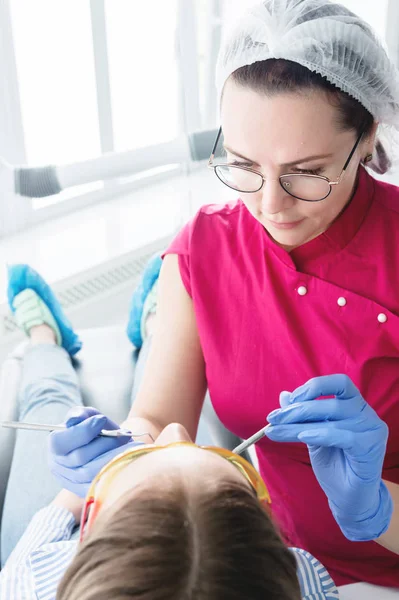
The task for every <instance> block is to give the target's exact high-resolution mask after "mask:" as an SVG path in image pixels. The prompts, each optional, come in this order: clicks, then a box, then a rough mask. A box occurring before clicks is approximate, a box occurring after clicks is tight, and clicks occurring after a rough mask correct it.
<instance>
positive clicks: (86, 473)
mask: <svg viewBox="0 0 399 600" xmlns="http://www.w3.org/2000/svg"><path fill="white" fill-rule="evenodd" d="M66 426H67V429H66V430H65V431H53V432H52V433H51V434H50V436H49V450H50V457H49V465H50V470H51V472H52V473H53V475H55V477H56V478H57V479H58V481H59V482H60V483H61V485H62V487H64V488H65V489H67V490H69V491H70V492H73V493H74V494H76V495H77V496H80V497H81V498H85V496H86V494H87V491H88V489H89V486H90V484H91V482H92V480H93V479H94V477H95V476H96V475H97V473H99V471H100V470H101V469H102V467H103V466H104V465H106V464H107V463H108V462H109V461H110V460H111V459H112V458H114V456H117V455H118V454H120V453H121V452H124V451H125V450H127V449H128V448H131V447H134V446H141V445H142V444H143V442H134V440H133V439H132V438H131V437H130V436H126V437H118V438H112V437H99V433H100V432H101V430H102V429H119V425H117V424H116V423H114V422H113V421H111V420H110V419H108V418H107V417H105V416H104V415H102V414H101V413H99V412H98V410H96V409H95V408H91V407H75V408H73V409H72V410H71V411H69V413H68V415H67V421H66Z"/></svg>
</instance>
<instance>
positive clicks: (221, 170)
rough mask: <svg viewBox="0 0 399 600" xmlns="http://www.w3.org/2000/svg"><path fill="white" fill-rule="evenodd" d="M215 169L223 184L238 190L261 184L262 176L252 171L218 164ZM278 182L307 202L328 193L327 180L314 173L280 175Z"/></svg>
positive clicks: (323, 196)
mask: <svg viewBox="0 0 399 600" xmlns="http://www.w3.org/2000/svg"><path fill="white" fill-rule="evenodd" d="M215 170H216V174H217V176H218V177H219V179H220V180H221V181H222V182H223V183H224V184H225V185H227V186H228V187H230V188H232V189H234V190H237V191H238V192H244V193H253V192H257V191H259V190H260V189H261V187H262V185H263V178H262V176H261V175H258V174H257V173H254V172H253V171H247V170H246V169H242V168H239V167H230V166H227V165H219V166H217V167H216V169H215ZM280 184H281V186H282V188H283V189H284V190H285V191H286V192H287V193H288V194H290V195H291V196H294V197H295V198H299V199H302V200H307V201H309V202H317V201H319V200H323V199H324V198H326V197H327V196H328V195H329V193H330V185H329V183H328V181H326V180H325V179H323V178H322V177H318V176H316V175H301V174H289V175H282V176H281V177H280Z"/></svg>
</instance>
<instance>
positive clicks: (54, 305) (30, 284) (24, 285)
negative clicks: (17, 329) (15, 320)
mask: <svg viewBox="0 0 399 600" xmlns="http://www.w3.org/2000/svg"><path fill="white" fill-rule="evenodd" d="M26 289H31V290H34V291H35V292H36V294H37V295H38V296H39V297H40V298H41V299H42V300H43V302H44V303H45V304H46V306H47V307H48V309H49V310H50V312H51V314H52V315H53V317H54V320H55V321H56V323H57V325H58V328H59V330H60V333H61V338H62V347H63V348H65V350H66V351H67V352H68V353H69V354H70V355H71V356H73V355H74V354H76V353H77V352H79V350H80V349H81V347H82V342H81V341H80V339H79V337H78V336H77V335H76V333H75V332H74V330H73V328H72V324H71V322H70V321H69V319H68V318H67V317H66V315H65V313H64V311H63V309H62V306H61V304H60V303H59V301H58V300H57V298H56V296H55V294H54V292H53V290H52V289H51V287H50V286H49V285H48V284H47V283H46V282H45V280H44V279H43V277H42V276H41V275H39V273H38V272H37V271H35V270H34V269H32V267H30V266H29V265H23V264H22V265H10V266H9V267H8V288H7V297H8V303H9V305H10V308H11V310H12V312H15V308H14V305H13V302H14V298H15V296H17V295H18V294H19V293H20V292H23V291H24V290H26Z"/></svg>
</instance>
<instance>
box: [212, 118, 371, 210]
mask: <svg viewBox="0 0 399 600" xmlns="http://www.w3.org/2000/svg"><path fill="white" fill-rule="evenodd" d="M364 133H365V130H364V129H363V128H362V131H361V133H360V135H359V136H358V137H357V139H356V142H355V145H354V146H353V148H352V150H351V151H350V154H349V156H348V158H347V160H346V162H345V164H344V167H343V169H342V171H341V174H340V176H339V177H338V179H337V180H336V181H331V180H330V179H329V178H328V177H324V176H323V175H312V174H311V173H283V174H282V175H279V178H278V180H279V183H280V186H281V188H282V189H283V190H284V191H285V192H286V193H287V194H289V195H290V196H291V197H292V198H296V199H297V200H301V201H302V202H322V201H323V200H325V199H326V198H328V196H329V195H330V194H331V192H332V186H333V185H339V184H340V183H341V181H342V179H343V177H344V175H345V172H346V169H347V168H348V166H349V163H350V161H351V160H352V157H353V155H354V154H355V152H356V150H357V147H358V145H359V144H360V141H361V139H362V137H363V135H364ZM221 134H222V128H221V127H219V131H218V134H217V136H216V140H215V143H214V145H213V148H212V152H211V155H210V157H209V161H208V168H209V169H213V170H214V171H215V175H216V177H217V178H218V179H219V181H221V182H222V183H224V185H226V186H227V187H229V188H230V189H232V190H235V191H236V192H240V193H241V194H256V193H257V192H259V191H260V190H261V189H262V188H263V186H264V185H265V182H266V178H265V177H264V176H263V174H262V173H260V172H259V171H257V170H256V169H251V168H250V167H240V166H238V165H233V164H231V163H226V164H218V165H214V164H213V160H214V158H215V152H216V148H217V145H218V143H219V139H220V136H221ZM218 167H230V168H233V169H242V170H243V171H248V172H250V173H254V174H255V175H259V176H260V177H261V178H262V184H261V186H260V187H259V188H258V189H257V190H254V191H252V192H245V191H244V190H239V189H237V188H234V187H232V186H230V185H229V184H228V183H226V182H225V181H223V179H221V178H220V177H219V175H218V173H217V170H216V169H217V168H218ZM298 176H301V177H312V178H313V179H321V180H322V181H325V182H327V183H328V185H329V186H330V189H329V192H328V194H327V195H326V196H324V198H320V200H306V199H305V198H299V197H298V196H295V195H294V194H291V193H290V192H289V191H288V190H287V189H286V188H285V187H284V186H283V183H282V181H281V178H282V177H298Z"/></svg>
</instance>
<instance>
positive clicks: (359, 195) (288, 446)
mask: <svg viewBox="0 0 399 600" xmlns="http://www.w3.org/2000/svg"><path fill="white" fill-rule="evenodd" d="M330 201H333V197H330V198H327V199H326V200H325V202H330ZM167 254H178V255H179V266H180V273H181V277H182V281H183V283H184V285H185V288H186V290H187V292H188V294H189V295H190V296H191V298H192V300H193V304H194V309H195V314H196V319H197V324H198V330H199V335H200V339H201V345H202V349H203V354H204V358H205V363H206V375H207V380H208V386H209V391H210V395H211V398H212V402H213V405H214V407H215V410H216V412H217V414H218V415H219V417H220V419H221V420H222V422H223V423H224V424H225V425H226V427H227V428H228V429H230V430H231V431H233V432H234V433H236V434H237V435H239V436H240V437H243V438H246V437H248V436H250V435H251V434H253V433H254V432H255V431H257V430H258V429H260V428H261V427H262V426H264V425H265V422H266V416H267V414H268V413H269V412H270V411H272V410H274V409H275V408H278V407H279V394H280V392H281V391H282V390H293V389H295V388H296V387H297V386H299V385H302V384H303V383H305V382H306V381H307V380H308V379H310V378H311V377H316V376H320V375H329V374H333V373H345V374H346V375H348V376H349V377H350V378H351V379H352V380H353V382H354V383H355V384H356V386H358V388H359V389H360V391H361V393H362V394H363V396H364V398H365V399H366V400H367V401H368V402H369V404H371V406H372V407H373V408H374V409H375V410H376V411H377V413H378V414H379V416H380V417H381V418H382V419H383V420H384V421H386V423H387V424H388V426H389V429H390V436H389V442H388V449H387V453H386V459H385V464H384V471H383V477H384V479H386V480H389V481H393V482H396V483H399V435H398V434H397V431H398V429H399V188H397V187H394V186H392V185H388V184H386V183H381V182H378V181H376V180H375V179H373V178H372V177H371V176H370V175H369V174H368V173H367V172H366V171H365V170H364V169H363V168H360V173H359V181H358V187H357V190H356V193H355V195H354V197H353V198H352V200H351V202H350V204H349V205H348V207H347V208H346V209H345V211H344V212H343V213H342V214H341V216H340V217H339V218H338V219H337V220H336V221H335V222H334V223H333V224H332V225H331V227H330V228H329V229H328V231H326V232H325V233H323V234H322V235H320V236H319V237H318V238H316V239H314V240H312V241H310V242H308V243H306V244H304V245H303V246H301V247H299V248H297V249H296V250H294V251H293V252H291V253H290V254H289V253H287V252H286V251H285V250H283V249H282V248H280V247H278V246H277V245H276V244H275V243H274V242H273V241H272V240H271V239H270V237H269V236H268V234H267V232H266V231H265V229H264V228H263V227H262V225H261V224H260V223H259V222H258V221H256V219H255V218H254V217H253V216H252V215H251V214H250V213H249V212H248V210H247V209H246V207H245V206H244V204H243V203H242V201H241V200H238V201H236V202H233V203H230V204H228V205H224V206H219V205H211V206H205V207H203V208H202V209H201V210H200V211H199V213H198V214H197V215H196V217H195V218H194V219H193V220H192V221H191V222H190V223H189V224H188V225H187V226H186V227H185V228H184V229H183V230H182V231H181V232H180V233H179V234H178V236H177V237H176V238H175V240H174V241H173V242H172V244H171V246H170V247H169V249H168V250H167ZM257 454H258V458H259V465H260V470H261V473H262V476H263V478H264V480H265V481H266V483H267V485H268V488H269V491H270V494H271V497H272V502H273V504H272V508H273V513H274V517H275V519H276V521H277V523H278V524H279V526H280V528H281V531H282V532H283V534H284V536H285V538H286V540H287V543H288V544H289V545H291V546H296V547H301V548H305V549H306V550H308V551H309V552H311V553H312V554H314V555H315V556H316V557H317V558H318V559H319V560H320V561H321V562H322V563H324V565H325V566H326V567H327V568H328V569H329V571H330V573H331V575H332V577H333V578H334V579H335V582H336V583H337V585H343V584H348V583H353V582H357V581H366V582H370V583H374V584H378V585H382V586H394V587H399V556H397V555H395V554H393V553H391V552H389V551H388V550H385V549H384V548H383V547H382V546H380V545H379V544H377V543H375V542H350V541H348V540H347V539H346V538H345V537H344V536H343V534H342V533H341V531H340V529H339V527H338V526H337V524H336V523H335V521H334V519H333V517H332V514H331V512H330V510H329V507H328V504H327V499H326V497H325V495H324V493H323V491H322V490H321V488H320V487H319V485H318V483H317V480H316V478H315V476H314V474H313V471H312V468H311V466H310V461H309V456H308V451H307V448H306V446H305V445H304V444H301V443H278V442H272V441H270V440H268V439H266V438H265V439H264V440H262V441H261V442H260V443H259V444H258V445H257Z"/></svg>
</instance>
